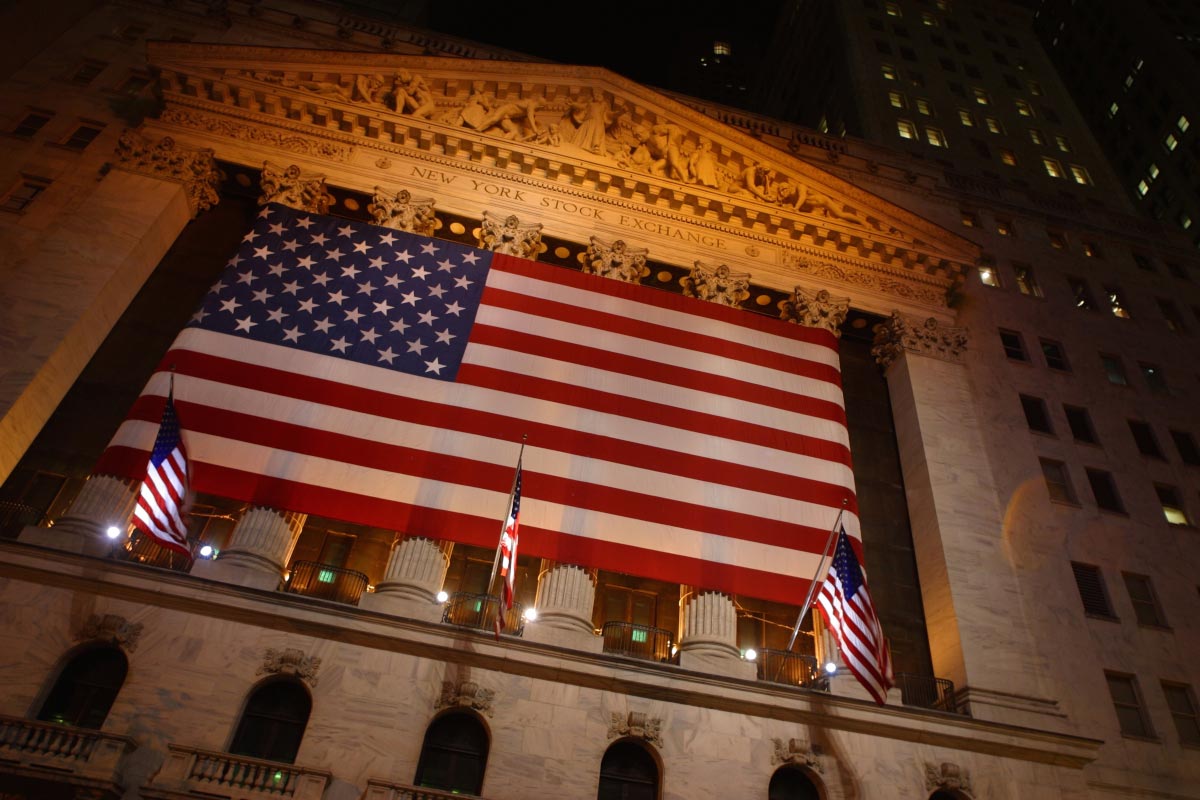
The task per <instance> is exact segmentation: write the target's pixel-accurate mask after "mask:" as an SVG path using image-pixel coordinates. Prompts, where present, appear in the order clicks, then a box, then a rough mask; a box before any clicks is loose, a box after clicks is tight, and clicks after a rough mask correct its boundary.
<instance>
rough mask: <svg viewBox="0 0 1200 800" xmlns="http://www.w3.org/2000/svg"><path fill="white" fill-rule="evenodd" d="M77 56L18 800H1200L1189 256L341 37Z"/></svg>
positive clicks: (21, 506) (689, 113)
mask: <svg viewBox="0 0 1200 800" xmlns="http://www.w3.org/2000/svg"><path fill="white" fill-rule="evenodd" d="M46 24H47V25H48V26H51V27H53V28H54V30H53V35H52V36H51V35H50V34H47V35H45V36H44V37H42V38H43V39H44V41H39V40H38V38H37V36H36V35H34V34H29V36H28V37H27V38H28V41H27V42H25V43H24V44H20V45H14V47H15V48H17V49H18V50H19V49H20V48H21V47H24V48H25V51H29V52H28V58H26V60H25V61H24V63H23V65H22V66H19V67H15V68H12V69H11V70H10V71H9V74H8V75H7V76H6V77H5V81H4V87H5V88H4V92H5V97H6V105H7V106H8V108H7V110H6V111H5V112H4V113H5V119H4V122H5V124H6V125H7V126H8V128H6V130H9V131H10V133H9V134H8V135H7V138H6V139H5V143H6V147H5V152H4V154H3V155H2V156H0V164H3V168H4V175H3V177H4V181H6V182H7V185H6V186H4V187H0V189H4V190H5V191H6V194H5V195H4V198H5V199H4V210H5V212H6V213H4V214H3V215H0V231H2V235H3V239H4V241H5V243H6V244H5V248H4V250H5V252H4V255H3V259H4V261H3V267H2V268H3V285H2V286H0V292H3V306H2V308H0V331H2V335H0V347H2V348H3V356H2V359H0V361H2V362H3V363H2V366H0V371H2V372H3V375H4V380H3V384H2V386H0V392H2V393H3V395H2V404H0V409H2V414H3V416H2V418H0V479H3V491H2V494H0V501H2V504H0V521H2V522H3V529H2V538H0V575H2V581H0V597H2V600H3V616H2V617H0V619H2V623H0V624H2V626H3V655H2V656H0V686H2V687H3V689H2V690H0V797H2V798H5V800H16V799H17V798H20V799H21V800H34V799H35V798H38V799H41V798H45V799H46V800H57V799H59V798H76V797H78V798H159V799H162V800H165V799H166V798H171V799H172V800H178V799H182V798H231V799H233V798H236V799H237V800H243V799H245V800H250V799H251V798H253V799H257V798H268V797H271V798H275V797H283V798H295V799H296V800H318V799H319V798H324V799H325V800H357V799H358V798H364V799H366V800H401V799H402V798H403V799H406V800H409V799H411V800H417V799H418V798H419V799H421V800H425V799H427V798H442V797H449V796H452V795H466V796H480V797H484V798H489V800H521V799H523V798H542V797H546V798H551V797H553V798H591V797H599V798H630V799H633V798H654V799H655V800H657V799H658V798H663V799H664V800H665V799H666V798H671V799H673V800H693V799H698V798H732V797H738V798H772V799H773V800H774V799H782V798H821V799H822V800H840V799H841V798H914V799H915V798H939V800H946V799H947V798H959V799H960V800H961V799H962V798H975V799H977V800H985V799H986V800H993V799H999V798H1005V799H1006V800H1007V799H1013V800H1015V798H1022V799H1023V800H1031V799H1033V798H1071V799H1072V800H1082V798H1134V797H1136V798H1164V799H1165V798H1171V799H1172V800H1174V799H1176V798H1200V760H1198V752H1197V750H1196V746H1197V744H1200V735H1198V734H1200V729H1197V706H1196V700H1195V696H1194V694H1193V692H1192V687H1193V686H1194V685H1196V684H1197V683H1198V682H1200V667H1197V663H1198V659H1197V658H1196V656H1197V655H1198V654H1200V649H1198V642H1200V627H1198V626H1200V622H1198V620H1200V614H1198V613H1197V611H1198V610H1200V608H1198V606H1200V593H1198V590H1197V585H1198V584H1200V578H1198V572H1197V565H1198V564H1200V558H1198V550H1197V540H1196V532H1195V530H1194V528H1193V527H1192V524H1191V522H1190V520H1191V519H1192V517H1191V516H1190V513H1194V512H1189V508H1191V509H1196V510H1200V495H1198V493H1197V492H1198V488H1200V477H1198V475H1200V473H1197V471H1196V467H1195V464H1196V459H1198V458H1200V457H1198V456H1197V452H1196V449H1195V444H1194V437H1195V436H1197V435H1200V421H1198V418H1197V414H1196V411H1195V409H1196V408H1197V407H1200V404H1198V403H1197V400H1196V395H1197V391H1198V389H1200V384H1198V383H1197V371H1196V366H1195V360H1194V355H1193V353H1192V348H1191V346H1190V345H1191V344H1192V343H1193V341H1194V340H1192V339H1189V338H1187V337H1188V332H1187V331H1186V330H1185V331H1183V332H1180V331H1176V330H1169V329H1168V328H1169V326H1167V325H1163V324H1162V322H1161V320H1159V319H1157V318H1156V317H1155V315H1154V314H1153V313H1151V309H1152V307H1153V302H1154V301H1153V300H1152V298H1154V297H1160V298H1162V299H1165V300H1168V301H1173V302H1175V303H1176V304H1177V305H1178V306H1179V307H1181V308H1183V309H1188V308H1191V309H1192V310H1195V309H1197V308H1200V300H1197V294H1196V291H1195V287H1194V285H1192V284H1191V283H1186V282H1179V281H1175V282H1170V283H1169V282H1168V281H1170V280H1171V278H1170V275H1169V274H1168V273H1167V271H1166V270H1165V269H1164V268H1161V265H1162V264H1164V263H1165V262H1172V263H1178V264H1182V265H1183V267H1181V269H1192V268H1193V266H1194V262H1195V260H1196V259H1195V258H1194V256H1192V255H1191V252H1194V250H1192V251H1190V252H1189V247H1188V245H1187V243H1186V242H1183V243H1182V244H1180V243H1179V242H1177V241H1175V239H1173V238H1171V237H1166V236H1160V235H1158V234H1157V233H1156V232H1155V230H1156V229H1155V227H1154V226H1149V225H1147V224H1146V223H1145V222H1142V221H1139V220H1137V219H1134V218H1132V217H1129V216H1123V215H1120V214H1116V213H1112V212H1100V211H1095V210H1092V209H1089V208H1088V207H1080V208H1078V209H1076V210H1075V211H1074V212H1071V213H1066V212H1064V211H1063V210H1062V208H1056V209H1050V208H1049V207H1047V206H1046V205H1037V204H1034V203H1032V202H1029V201H1028V200H1027V198H1026V196H1025V195H1022V194H1021V193H1020V192H1012V191H1008V190H1004V191H1000V190H997V189H994V188H989V187H987V186H983V187H982V188H980V187H981V186H982V184H979V185H977V184H973V183H971V182H970V181H950V180H948V179H947V177H946V170H945V169H944V167H943V166H942V165H940V164H938V163H936V162H934V161H931V160H926V159H921V158H918V157H915V156H913V155H911V154H909V153H906V152H902V151H899V150H894V149H889V148H886V147H883V146H879V145H873V144H868V143H865V142H860V141H856V140H852V139H845V138H835V137H829V136H825V135H822V134H819V133H817V132H814V131H812V130H807V129H803V128H799V127H795V126H789V125H786V124H783V123H780V122H777V121H772V120H768V119H763V118H757V117H753V116H751V115H739V114H737V113H734V112H731V111H729V110H728V109H723V108H719V107H710V106H708V105H706V104H705V103H703V102H700V101H693V100H690V99H689V98H685V97H680V96H674V95H669V94H665V93H662V92H658V91H655V90H652V89H650V88H647V87H645V86H642V85H639V84H637V83H634V82H632V81H630V80H627V79H625V78H623V77H621V76H619V75H617V74H614V73H612V72H609V71H606V70H604V69H600V68H594V67H579V66H571V65H561V64H550V63H543V62H540V61H537V60H532V59H529V58H527V57H523V56H521V55H519V54H516V53H503V52H500V51H495V50H489V49H487V48H481V47H479V46H477V45H470V44H466V43H461V42H457V43H456V42H455V41H453V40H451V39H448V38H446V37H440V36H436V35H433V34H429V33H427V32H420V31H416V30H409V29H407V28H404V27H402V26H392V25H388V24H386V23H383V22H379V21H374V20H371V19H369V18H367V17H360V16H354V15H350V14H347V13H345V12H341V11H337V10H335V9H333V8H331V7H330V6H328V5H324V4H320V3H312V4H309V3H301V2H295V3H284V2H280V3H267V2H263V3H242V2H232V1H231V2H229V3H203V2H191V1H190V0H179V2H174V3H169V4H160V3H151V2H145V3H142V2H133V1H132V0H131V1H130V2H111V3H98V4H92V5H91V6H89V10H87V12H86V13H84V14H81V15H80V16H79V18H78V19H77V20H76V21H73V22H67V21H59V22H57V23H53V24H52V23H50V22H47V23H46ZM13 34H14V31H10V32H9V35H10V36H12V35H13ZM23 52H24V51H23ZM966 206H969V207H970V208H971V209H972V214H977V215H979V216H980V217H982V218H985V219H991V217H992V216H996V217H997V218H999V217H1000V216H1003V218H1004V219H1005V220H1006V222H1007V223H1008V224H1011V225H1013V226H1015V228H1016V229H1017V230H1021V231H1023V232H1024V233H1023V235H1021V236H1008V235H1007V234H1006V235H1005V236H1004V237H1003V238H1000V239H996V238H995V237H992V238H987V237H984V236H983V235H982V234H981V233H980V232H979V230H978V228H976V227H975V226H974V225H972V226H969V227H967V226H964V219H965V218H964V212H963V208H964V207H966ZM1048 227H1050V228H1053V229H1054V232H1055V233H1056V235H1060V236H1062V237H1065V238H1066V241H1067V242H1078V241H1081V240H1089V241H1091V240H1096V241H1102V242H1103V243H1104V249H1105V255H1106V258H1105V259H1104V260H1099V259H1092V260H1088V259H1090V258H1091V256H1090V255H1089V256H1086V257H1085V256H1084V255H1083V254H1081V253H1079V252H1078V249H1077V248H1076V249H1074V250H1072V249H1070V248H1066V249H1064V248H1059V247H1058V246H1057V245H1055V246H1053V247H1051V246H1047V245H1046V243H1045V241H1044V239H1045V233H1044V231H1046V230H1047V228H1048ZM1035 232H1036V233H1037V235H1034V233H1035ZM988 235H989V236H990V234H988ZM1135 253H1136V254H1138V255H1137V258H1139V259H1140V258H1145V259H1148V260H1149V261H1150V262H1151V263H1154V264H1158V265H1159V266H1160V268H1159V269H1156V270H1154V269H1145V268H1143V269H1139V266H1141V261H1135V257H1134V256H1133V255H1131V254H1135ZM1014 265H1016V266H1014ZM1035 274H1036V278H1035V277H1034V276H1035ZM1075 276H1078V277H1075ZM1080 279H1082V281H1083V282H1084V283H1085V284H1086V285H1087V286H1090V287H1093V288H1091V291H1092V293H1093V296H1094V297H1096V298H1098V300H1095V301H1093V302H1094V303H1095V304H1097V305H1100V306H1101V308H1100V309H1098V310H1092V311H1088V310H1087V309H1080V308H1079V307H1078V306H1079V305H1080V302H1079V295H1078V293H1077V292H1076V293H1072V291H1073V290H1074V289H1077V288H1078V287H1077V285H1076V283H1075V281H1078V280H1080ZM1118 284H1119V285H1120V287H1121V291H1122V292H1124V295H1123V296H1128V297H1129V298H1131V299H1130V300H1129V301H1127V303H1126V305H1128V307H1129V308H1132V309H1133V314H1132V315H1128V314H1127V315H1125V316H1132V318H1130V319H1125V318H1122V315H1119V314H1116V313H1115V311H1114V314H1113V315H1109V314H1108V313H1107V310H1108V305H1109V303H1110V301H1111V302H1113V303H1115V302H1117V301H1116V300H1113V296H1114V294H1113V291H1112V289H1111V287H1112V286H1116V285H1118ZM1085 289H1086V286H1085ZM1181 327H1184V328H1190V329H1196V328H1198V327H1200V321H1191V322H1190V323H1188V324H1186V325H1181ZM1066 354H1069V360H1068V357H1067V355H1066ZM1113 370H1118V371H1119V372H1118V373H1114V372H1113ZM1164 376H1165V377H1164ZM1118 377H1119V378H1120V380H1117V378H1118ZM1135 422H1137V423H1139V424H1143V425H1147V426H1149V427H1150V428H1151V429H1152V430H1153V432H1155V434H1156V440H1157V441H1159V442H1161V444H1162V450H1163V454H1162V455H1161V457H1160V458H1144V457H1143V456H1144V455H1145V449H1144V447H1143V445H1144V444H1145V441H1146V440H1145V437H1139V432H1144V430H1143V429H1142V428H1138V427H1136V426H1135V425H1134V423H1135ZM1131 430H1132V438H1131ZM172 431H177V433H176V434H175V438H174V439H172V438H171V434H172ZM156 442H157V443H159V444H160V445H162V444H163V443H164V442H165V443H166V445H165V446H163V447H161V448H159V447H156ZM1189 445H1190V448H1191V449H1190V451H1189ZM171 447H175V448H176V456H177V459H176V460H175V461H174V462H172V463H174V464H175V465H176V468H177V469H178V470H179V473H180V474H174V479H177V480H178V481H179V485H180V487H183V488H185V489H186V491H185V492H183V493H182V494H181V495H180V496H179V497H178V506H180V507H182V516H181V520H182V522H183V523H184V525H185V526H186V529H185V530H183V531H182V533H181V534H179V535H178V537H177V539H176V540H175V541H171V540H170V539H169V538H167V539H163V538H162V537H161V536H156V535H152V534H150V533H148V532H147V527H153V525H151V526H147V525H146V524H144V523H141V524H139V523H138V520H139V519H144V518H148V517H154V516H155V515H156V514H158V513H163V512H164V507H165V506H170V505H171V504H172V498H173V494H172V491H171V487H170V486H168V485H167V484H169V483H170V476H168V480H167V481H166V483H163V482H162V473H161V471H160V472H158V473H156V475H157V476H158V479H159V480H160V482H159V483H158V484H157V486H158V489H157V490H146V489H144V488H143V482H144V481H146V480H148V479H149V475H148V472H154V469H153V468H150V469H149V470H148V467H147V464H148V463H149V464H153V463H155V462H156V460H157V461H159V462H161V461H162V457H163V455H164V453H165V450H167V449H170V448H171ZM160 449H161V450H163V451H164V452H160ZM1139 451H1141V452H1140V453H1139ZM518 479H519V480H518ZM184 484H186V486H185V485H184ZM147 492H148V494H147ZM148 496H149V499H147V497H148ZM514 501H516V502H514ZM518 505H519V525H514V526H513V527H514V528H516V530H515V531H513V532H514V533H516V534H517V535H516V536H515V537H514V540H513V546H514V547H516V558H515V563H513V564H511V566H510V568H509V569H508V570H507V571H506V570H504V569H500V570H498V569H497V568H498V567H502V566H503V565H502V564H501V563H500V562H501V560H502V559H500V558H499V556H498V553H499V550H498V543H499V541H500V537H501V533H502V529H504V527H505V525H506V522H507V520H506V517H508V516H509V514H510V512H512V516H513V521H514V522H515V521H516V519H517V513H516V511H517V506H518ZM159 521H160V522H161V520H159ZM167 527H169V525H168V526H167ZM843 530H844V531H845V532H846V534H847V539H846V541H847V542H849V543H850V545H851V546H850V547H849V551H848V552H849V553H850V557H851V561H853V560H855V559H857V560H861V564H862V568H861V571H859V573H858V574H859V576H860V577H863V578H864V583H863V584H862V586H860V587H858V591H860V592H864V593H865V591H866V583H867V582H869V585H870V598H871V601H872V602H873V605H874V609H875V611H876V612H877V614H878V619H879V624H880V627H881V629H882V633H883V634H884V636H885V637H886V647H885V649H884V650H883V652H882V655H883V656H884V658H885V659H887V660H889V661H890V671H891V673H892V676H891V679H890V680H887V681H886V683H885V685H883V686H882V696H881V697H879V698H876V697H873V696H872V694H871V692H870V691H868V687H867V686H866V683H865V682H864V681H863V680H861V679H860V677H859V676H858V674H857V672H856V670H855V669H853V668H852V667H853V665H852V664H849V663H847V662H848V661H850V660H852V659H850V658H848V654H847V653H846V652H844V650H845V649H846V648H841V647H839V646H838V636H837V631H834V630H832V629H831V627H830V624H829V623H828V621H827V619H826V618H825V616H823V615H822V614H820V613H816V612H814V611H812V610H807V611H805V612H804V613H800V611H801V609H802V608H805V607H806V606H805V605H804V604H805V603H806V601H811V600H812V599H813V597H814V595H816V594H817V592H816V591H814V590H816V589H818V588H821V587H822V586H823V585H824V582H823V581H824V579H825V578H826V574H827V571H828V570H830V569H831V567H830V563H831V560H832V557H833V553H834V548H833V546H832V544H833V542H834V540H835V534H837V533H839V532H840V531H843ZM838 538H839V540H840V537H838ZM517 542H519V545H518V544H517ZM841 552H842V551H840V550H839V559H840V558H841V557H842V556H841V555H840V554H841ZM837 563H838V564H844V563H845V562H844V561H840V560H839V561H838V562H837ZM839 569H840V568H839ZM505 586H511V587H512V590H513V593H514V595H515V596H513V597H512V598H511V600H512V602H511V607H510V606H509V603H508V602H507V599H506V596H505V589H504V587H505ZM877 666H879V665H877ZM888 684H890V686H889V685H888ZM876 688H879V687H876Z"/></svg>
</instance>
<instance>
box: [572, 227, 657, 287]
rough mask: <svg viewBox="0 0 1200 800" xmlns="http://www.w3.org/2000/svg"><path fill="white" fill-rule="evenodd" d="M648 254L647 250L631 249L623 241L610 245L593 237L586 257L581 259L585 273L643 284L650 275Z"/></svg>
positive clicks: (618, 240)
mask: <svg viewBox="0 0 1200 800" xmlns="http://www.w3.org/2000/svg"><path fill="white" fill-rule="evenodd" d="M648 253H649V251H648V250H646V249H645V248H631V247H629V246H628V245H627V244H625V242H624V240H622V239H617V240H616V241H615V242H613V243H612V244H609V243H607V242H604V241H602V240H600V239H597V238H596V237H595V236H593V237H591V244H590V245H588V249H587V253H586V256H585V257H584V258H583V259H581V260H582V261H583V271H584V272H586V273H590V274H592V275H602V276H603V277H605V278H613V279H615V280H619V281H625V282H626V283H641V280H642V278H644V277H646V276H647V275H649V274H650V269H649V268H648V267H647V266H646V256H647V254H648Z"/></svg>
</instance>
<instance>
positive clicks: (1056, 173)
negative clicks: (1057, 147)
mask: <svg viewBox="0 0 1200 800" xmlns="http://www.w3.org/2000/svg"><path fill="white" fill-rule="evenodd" d="M1042 166H1043V167H1045V168H1046V174H1047V175H1049V176H1050V177H1051V178H1061V177H1062V176H1063V171H1062V164H1059V163H1058V162H1057V161H1055V160H1054V159H1053V158H1043V159H1042Z"/></svg>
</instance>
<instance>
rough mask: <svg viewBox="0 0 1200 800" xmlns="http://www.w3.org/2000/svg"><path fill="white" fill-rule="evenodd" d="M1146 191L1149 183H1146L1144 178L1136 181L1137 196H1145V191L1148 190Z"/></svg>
mask: <svg viewBox="0 0 1200 800" xmlns="http://www.w3.org/2000/svg"><path fill="white" fill-rule="evenodd" d="M1148 191H1150V184H1148V183H1146V181H1145V180H1140V181H1138V185H1137V193H1138V196H1139V197H1145V196H1146V192H1148Z"/></svg>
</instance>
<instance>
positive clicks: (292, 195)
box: [258, 161, 333, 214]
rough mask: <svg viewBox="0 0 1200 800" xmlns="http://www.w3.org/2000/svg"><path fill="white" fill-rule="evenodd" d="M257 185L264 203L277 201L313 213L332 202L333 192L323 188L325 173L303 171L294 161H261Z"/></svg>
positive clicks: (324, 209) (321, 210)
mask: <svg viewBox="0 0 1200 800" xmlns="http://www.w3.org/2000/svg"><path fill="white" fill-rule="evenodd" d="M259 187H260V188H261V189H262V196H260V197H259V198H258V202H259V203H260V204H263V205H265V204H267V203H280V204H281V205H285V206H289V207H290V208H294V209H296V210H297V211H309V212H311V213H313V214H326V213H328V212H329V208H330V206H332V205H333V195H331V194H330V193H329V192H328V191H326V189H325V176H324V175H312V174H309V175H306V174H304V173H303V172H301V170H300V167H298V166H296V165H295V164H292V165H290V166H288V167H280V166H278V165H277V164H272V163H271V162H270V161H264V162H263V170H262V177H261V178H260V180H259Z"/></svg>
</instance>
